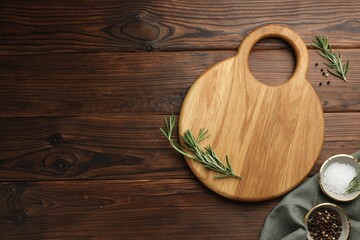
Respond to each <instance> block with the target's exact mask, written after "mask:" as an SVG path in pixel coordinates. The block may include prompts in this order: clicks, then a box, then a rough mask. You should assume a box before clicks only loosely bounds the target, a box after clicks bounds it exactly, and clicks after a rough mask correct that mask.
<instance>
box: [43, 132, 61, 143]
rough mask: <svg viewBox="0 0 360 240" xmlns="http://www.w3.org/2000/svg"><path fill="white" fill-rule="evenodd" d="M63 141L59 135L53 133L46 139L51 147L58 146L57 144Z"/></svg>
mask: <svg viewBox="0 0 360 240" xmlns="http://www.w3.org/2000/svg"><path fill="white" fill-rule="evenodd" d="M63 140H64V139H63V137H62V136H61V134H60V133H55V134H53V135H51V136H50V137H49V138H48V139H47V141H48V142H49V143H50V144H51V145H53V146H55V145H58V144H59V143H61V142H62V141H63Z"/></svg>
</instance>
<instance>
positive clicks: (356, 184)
mask: <svg viewBox="0 0 360 240" xmlns="http://www.w3.org/2000/svg"><path fill="white" fill-rule="evenodd" d="M357 191H360V172H359V173H358V174H357V175H356V176H355V177H354V178H353V179H352V180H351V182H350V183H349V186H348V187H347V189H346V192H347V193H352V192H357Z"/></svg>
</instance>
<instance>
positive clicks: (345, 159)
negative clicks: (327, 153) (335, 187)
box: [319, 154, 360, 202]
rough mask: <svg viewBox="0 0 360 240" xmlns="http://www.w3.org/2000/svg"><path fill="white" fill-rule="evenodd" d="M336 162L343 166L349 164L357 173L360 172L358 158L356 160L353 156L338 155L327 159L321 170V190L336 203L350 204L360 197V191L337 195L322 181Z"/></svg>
mask: <svg viewBox="0 0 360 240" xmlns="http://www.w3.org/2000/svg"><path fill="white" fill-rule="evenodd" d="M334 162H337V163H342V164H349V165H351V166H353V167H354V168H355V170H356V172H357V173H358V172H360V164H359V162H358V160H357V159H356V158H354V157H353V156H351V155H347V154H338V155H335V156H332V157H330V158H329V159H327V160H326V161H325V162H324V163H323V165H322V166H321V168H320V174H319V176H320V180H319V184H320V188H321V190H322V191H323V192H324V193H325V194H326V195H327V196H328V197H330V198H332V199H334V200H336V201H340V202H348V201H351V200H354V199H355V198H357V197H358V196H359V195H360V192H359V191H357V192H353V193H349V194H346V195H342V194H336V193H333V192H332V191H330V190H329V188H328V187H327V186H326V184H324V183H323V181H322V179H324V173H325V171H326V169H327V168H328V167H329V165H330V164H331V163H334Z"/></svg>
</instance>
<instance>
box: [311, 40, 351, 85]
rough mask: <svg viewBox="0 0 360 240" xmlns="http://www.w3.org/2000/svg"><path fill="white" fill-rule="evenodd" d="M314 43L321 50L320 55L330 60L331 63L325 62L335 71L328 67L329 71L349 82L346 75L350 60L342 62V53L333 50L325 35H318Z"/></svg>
mask: <svg viewBox="0 0 360 240" xmlns="http://www.w3.org/2000/svg"><path fill="white" fill-rule="evenodd" d="M313 43H314V44H312V45H313V46H314V47H316V48H317V49H319V50H320V51H319V54H320V56H322V57H323V58H326V59H327V60H328V61H329V63H324V64H325V65H326V66H328V67H329V68H331V69H332V70H333V71H331V70H330V69H328V72H329V73H331V74H332V75H334V76H335V77H338V78H341V79H343V80H344V81H345V82H347V79H346V75H347V73H348V71H349V60H347V62H346V63H345V64H342V56H341V54H339V55H336V53H334V52H333V51H332V50H331V46H330V43H329V40H328V38H327V37H325V36H316V38H315V40H313Z"/></svg>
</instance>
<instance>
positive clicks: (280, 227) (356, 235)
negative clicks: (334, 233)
mask: <svg viewBox="0 0 360 240" xmlns="http://www.w3.org/2000/svg"><path fill="white" fill-rule="evenodd" d="M352 155H353V156H354V157H355V158H357V159H360V151H359V152H356V153H354V154H352ZM324 202H330V203H334V204H336V205H339V206H340V207H342V208H344V209H345V211H346V212H347V213H348V215H349V217H350V219H351V233H350V238H349V239H350V240H360V197H359V198H357V199H355V200H353V201H350V202H347V203H341V202H337V201H335V200H332V199H330V198H328V197H327V196H326V195H325V194H324V193H323V192H322V191H321V189H320V187H319V176H318V174H316V175H315V176H313V177H312V178H310V179H308V180H307V181H306V182H304V183H303V184H301V185H300V186H299V187H297V188H296V189H295V190H293V191H292V192H290V193H288V194H287V195H286V196H285V197H284V198H283V200H281V202H280V203H279V204H278V205H277V206H276V207H275V208H274V209H273V210H272V211H271V213H270V214H269V216H268V217H267V219H266V221H265V224H264V227H263V229H262V232H261V235H260V240H298V239H299V240H304V239H306V228H305V225H304V222H303V221H304V217H305V215H306V213H307V212H308V211H309V210H310V209H311V208H313V207H315V206H316V205H318V204H320V203H324Z"/></svg>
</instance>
